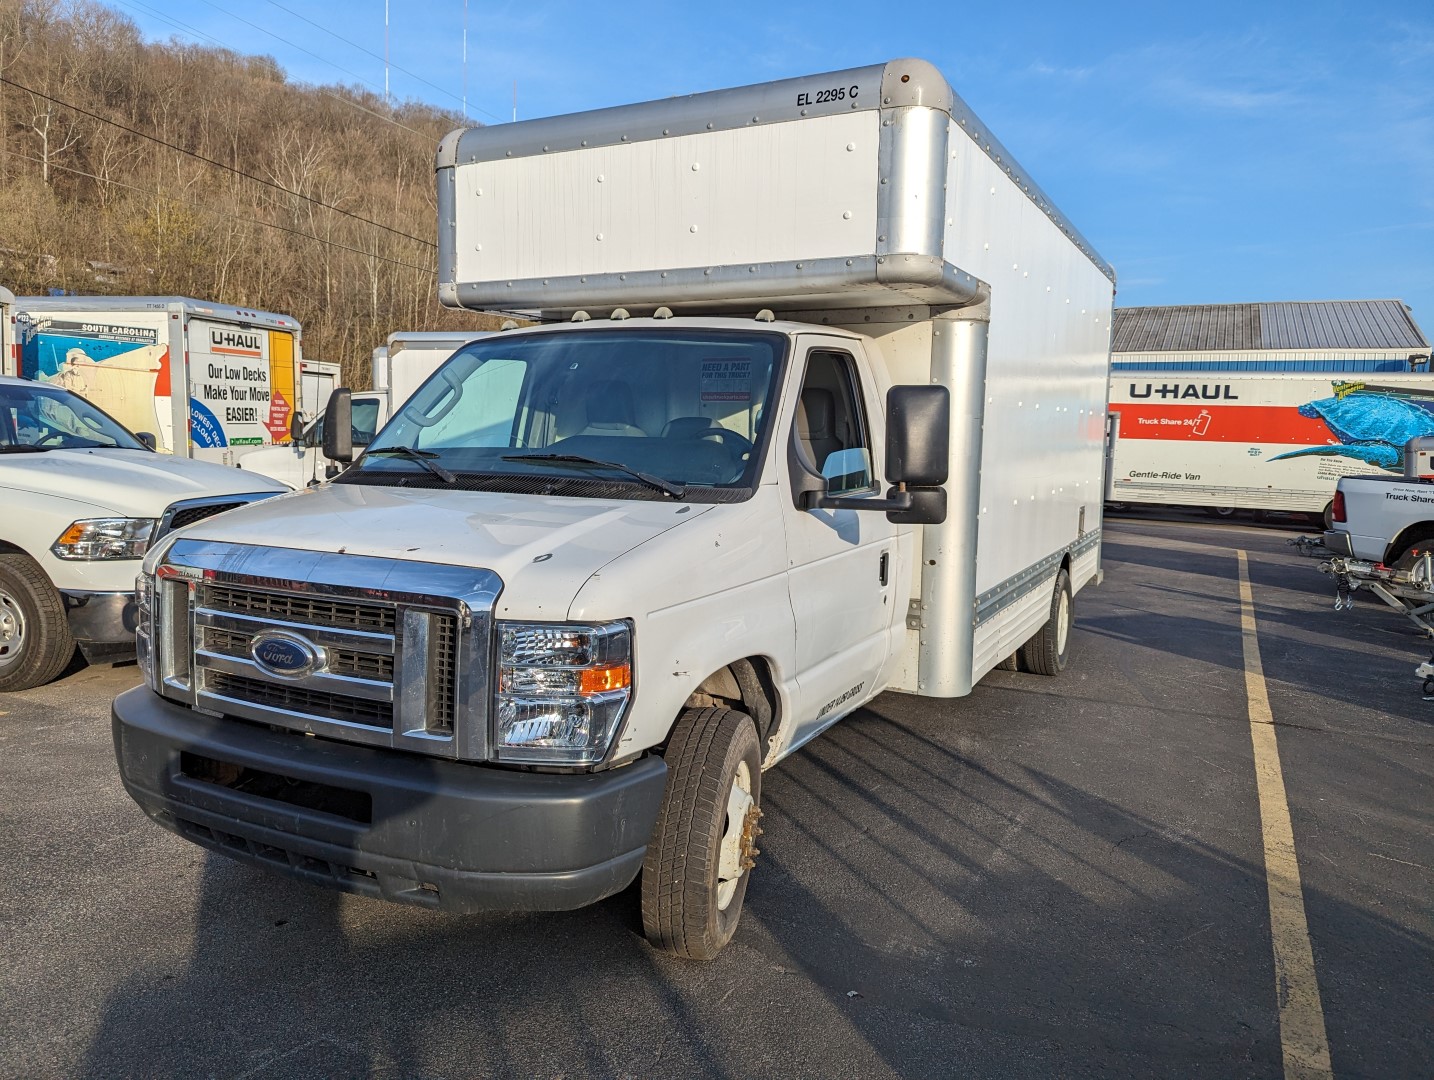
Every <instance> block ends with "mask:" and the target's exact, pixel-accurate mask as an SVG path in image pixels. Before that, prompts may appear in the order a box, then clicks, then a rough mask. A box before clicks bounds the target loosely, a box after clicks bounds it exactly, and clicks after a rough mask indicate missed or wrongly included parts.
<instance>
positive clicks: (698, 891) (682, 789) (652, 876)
mask: <svg viewBox="0 0 1434 1080" xmlns="http://www.w3.org/2000/svg"><path fill="white" fill-rule="evenodd" d="M667 770H668V771H667V790H666V792H665V793H664V794H663V797H662V810H661V812H660V813H659V814H658V817H657V825H656V826H655V827H654V829H653V832H652V839H651V840H649V841H648V845H647V857H646V858H645V859H644V860H643V864H642V928H643V932H644V933H645V934H646V935H647V940H648V941H649V942H651V943H652V945H653V947H654V948H657V949H661V950H662V951H663V952H667V953H671V954H672V955H674V956H681V957H683V958H685V959H688V960H711V959H712V958H713V957H715V956H716V955H717V953H718V952H720V951H721V949H722V946H724V945H726V944H727V942H728V941H730V940H731V939H732V935H733V934H734V933H735V932H736V930H737V919H738V917H739V916H740V915H741V913H742V900H743V898H744V897H745V896H746V893H747V879H748V877H749V875H748V873H747V871H748V870H750V869H751V867H752V859H753V857H754V856H755V855H756V854H757V849H756V847H755V841H756V837H757V835H758V834H760V833H761V831H762V830H761V829H760V828H758V827H757V819H758V818H760V817H761V813H762V812H761V810H760V809H759V804H760V802H761V795H762V756H761V747H760V746H759V744H758V742H757V728H756V725H755V724H754V723H753V722H752V718H751V717H749V716H747V715H745V714H744V713H739V712H733V711H731V710H729V709H687V710H684V712H683V713H682V716H681V717H680V718H679V719H678V721H677V728H676V731H675V733H674V734H673V736H672V741H671V743H669V744H668V748H667Z"/></svg>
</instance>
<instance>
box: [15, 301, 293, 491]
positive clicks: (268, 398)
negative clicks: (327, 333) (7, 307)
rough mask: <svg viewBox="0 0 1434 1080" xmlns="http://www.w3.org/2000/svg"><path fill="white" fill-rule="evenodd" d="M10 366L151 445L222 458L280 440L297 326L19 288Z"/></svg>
mask: <svg viewBox="0 0 1434 1080" xmlns="http://www.w3.org/2000/svg"><path fill="white" fill-rule="evenodd" d="M14 313H15V337H16V346H17V350H18V353H19V368H20V370H19V374H20V375H21V376H23V377H24V378H27V379H36V380H38V381H41V382H54V383H56V384H57V385H59V386H63V387H64V388H65V389H67V390H72V391H74V392H75V393H77V394H79V395H81V396H82V397H84V398H86V399H87V400H89V401H91V402H93V403H94V404H96V405H98V406H99V407H100V408H102V409H104V410H105V411H106V412H107V413H109V414H110V415H111V416H113V417H114V418H115V419H116V420H118V421H119V422H120V423H121V424H123V425H124V426H125V427H127V428H129V429H130V430H131V431H136V432H140V431H144V432H149V433H151V434H153V435H154V436H155V438H156V441H157V443H158V447H159V449H161V450H167V451H170V452H172V453H176V454H182V455H185V456H188V457H195V458H203V459H205V460H209V461H219V462H222V463H224V464H226V465H232V464H234V463H235V461H236V460H237V459H238V458H240V457H242V456H243V455H244V454H245V453H247V452H249V451H250V450H253V449H255V448H257V447H261V446H273V445H276V444H281V443H285V442H287V441H288V439H289V417H290V415H291V414H292V412H293V411H294V410H295V409H296V408H298V407H299V402H298V392H299V362H300V359H301V346H300V327H299V324H298V322H297V321H296V320H294V319H292V318H290V317H289V316H287V315H275V314H272V313H270V312H265V311H250V310H248V309H245V308H237V307H230V306H228V305H225V304H212V303H209V302H207V301H202V300H193V299H189V298H187V297H181V296H124V297H98V296H60V297H41V296H23V297H19V298H18V299H17V300H16V301H15V308H14Z"/></svg>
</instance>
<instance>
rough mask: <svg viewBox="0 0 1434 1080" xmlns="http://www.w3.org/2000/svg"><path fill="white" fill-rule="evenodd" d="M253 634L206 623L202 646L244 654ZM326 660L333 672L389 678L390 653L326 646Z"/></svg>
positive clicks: (216, 651) (358, 676) (325, 667)
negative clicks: (379, 653)
mask: <svg viewBox="0 0 1434 1080" xmlns="http://www.w3.org/2000/svg"><path fill="white" fill-rule="evenodd" d="M253 641H254V635H253V634H247V633H244V632H243V631H239V630H225V629H223V628H221V627H218V626H206V627H205V628H204V631H203V643H202V645H203V648H204V649H206V650H207V651H209V652H213V653H221V654H222V655H224V656H237V657H247V656H248V655H249V646H250V645H251V644H252V643H253ZM326 651H327V653H328V657H329V662H328V663H327V664H326V665H324V670H325V671H331V672H333V673H334V674H335V675H349V676H352V677H353V678H355V679H373V680H377V681H380V682H392V681H393V657H392V656H382V655H378V654H375V653H366V652H359V651H358V650H356V649H328V650H326Z"/></svg>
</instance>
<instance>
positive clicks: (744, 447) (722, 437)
mask: <svg viewBox="0 0 1434 1080" xmlns="http://www.w3.org/2000/svg"><path fill="white" fill-rule="evenodd" d="M698 438H699V439H701V440H706V439H716V440H717V441H718V442H719V443H721V444H722V446H723V448H724V449H725V450H727V451H728V452H729V453H735V455H736V456H737V457H742V456H743V455H745V454H750V453H751V452H752V440H751V439H749V438H747V437H746V436H745V435H738V434H737V433H736V432H735V431H732V430H731V429H729V428H724V427H713V428H708V429H707V430H705V431H703V432H702V433H701V434H700V435H699V436H698Z"/></svg>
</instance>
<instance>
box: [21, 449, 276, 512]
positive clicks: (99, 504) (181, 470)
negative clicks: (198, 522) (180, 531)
mask: <svg viewBox="0 0 1434 1080" xmlns="http://www.w3.org/2000/svg"><path fill="white" fill-rule="evenodd" d="M8 490H14V491H37V492H42V493H44V494H48V495H58V496H60V497H61V498H65V499H72V500H74V501H75V502H80V503H88V504H89V505H91V506H93V507H94V508H95V510H96V511H97V514H96V516H99V515H100V514H104V513H112V514H115V515H118V516H123V517H152V518H157V517H159V516H160V515H162V514H163V513H164V510H165V507H167V506H168V505H169V504H170V503H173V502H178V501H179V500H181V499H203V498H207V497H209V496H213V495H248V494H252V493H254V492H258V491H265V492H282V491H288V490H289V489H288V487H287V486H286V485H284V484H281V483H279V482H278V481H277V480H271V479H270V478H269V477H267V476H260V475H258V474H257V473H246V472H241V471H239V470H238V469H232V468H229V467H228V466H225V465H216V464H213V463H211V462H208V461H191V460H190V459H189V458H182V457H174V456H172V455H170V454H155V453H151V452H150V451H148V450H106V449H103V448H98V447H96V448H94V449H89V450H47V451H45V452H44V453H43V454H0V492H4V491H8Z"/></svg>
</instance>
